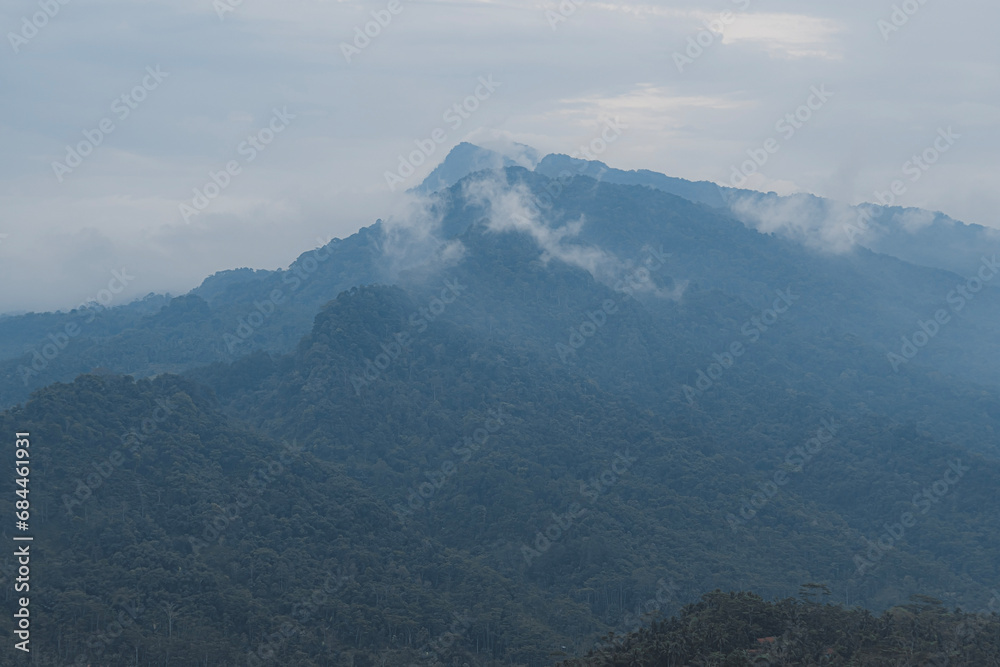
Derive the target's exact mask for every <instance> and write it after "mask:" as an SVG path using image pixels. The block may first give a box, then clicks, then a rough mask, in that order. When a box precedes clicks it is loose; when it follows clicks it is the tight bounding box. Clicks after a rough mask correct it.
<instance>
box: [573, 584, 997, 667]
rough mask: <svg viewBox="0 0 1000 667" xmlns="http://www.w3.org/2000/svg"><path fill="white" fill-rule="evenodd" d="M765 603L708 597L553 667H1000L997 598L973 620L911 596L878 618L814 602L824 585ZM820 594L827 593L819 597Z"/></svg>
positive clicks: (745, 597) (746, 596)
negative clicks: (585, 654)
mask: <svg viewBox="0 0 1000 667" xmlns="http://www.w3.org/2000/svg"><path fill="white" fill-rule="evenodd" d="M803 589H804V593H803V595H802V596H801V599H795V598H786V599H783V600H777V601H775V602H768V601H765V600H763V599H761V598H760V597H759V596H757V595H753V594H750V593H723V592H722V591H714V592H712V593H709V594H706V595H705V596H703V598H702V599H701V600H700V601H699V602H698V603H696V604H691V605H688V606H686V607H685V608H684V610H683V611H682V612H681V613H680V614H678V615H677V616H676V617H674V618H671V619H669V620H664V621H655V622H653V623H652V624H651V625H650V627H648V628H644V629H643V630H641V631H639V632H636V633H633V634H629V635H626V636H620V637H615V636H613V635H609V636H608V637H606V638H605V642H603V645H602V646H601V647H600V648H598V649H596V650H594V651H592V652H590V653H589V654H588V655H587V656H586V657H585V658H580V659H575V660H569V661H566V662H563V663H560V665H561V667H675V666H676V667H680V666H681V665H703V666H704V667H709V666H711V667H752V666H757V665H761V666H763V665H855V666H857V667H866V666H870V667H890V666H898V667H902V666H904V665H934V666H940V665H983V666H986V665H998V664H1000V617H997V616H996V614H995V612H996V610H997V609H1000V597H994V599H993V601H992V606H991V607H990V608H987V609H984V610H982V612H980V613H968V612H964V611H962V610H955V611H953V612H950V611H948V609H947V608H946V607H945V606H944V605H943V604H942V603H941V601H940V600H935V599H934V598H929V597H926V596H920V595H917V596H914V597H913V599H912V600H911V601H910V603H909V604H904V605H900V606H898V607H893V608H892V609H889V610H888V611H886V612H885V613H883V614H881V615H874V614H872V613H871V612H869V611H866V610H863V609H845V608H844V607H840V606H834V605H829V604H822V603H821V602H820V601H818V600H817V598H820V597H821V595H822V594H821V592H820V591H821V590H822V587H820V586H816V585H815V584H812V585H806V586H804V587H803ZM827 593H828V591H827Z"/></svg>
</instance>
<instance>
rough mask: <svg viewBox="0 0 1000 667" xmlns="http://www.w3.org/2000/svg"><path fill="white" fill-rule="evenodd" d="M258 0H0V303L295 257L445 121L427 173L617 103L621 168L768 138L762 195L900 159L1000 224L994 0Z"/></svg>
mask: <svg viewBox="0 0 1000 667" xmlns="http://www.w3.org/2000/svg"><path fill="white" fill-rule="evenodd" d="M236 2H238V0H214V1H213V0H170V1H169V2H168V1H167V0H144V1H142V2H136V1H135V0H130V1H129V2H123V1H114V0H94V1H92V2H82V0H65V4H62V3H61V2H60V0H31V1H28V0H11V1H10V2H7V3H4V5H3V6H2V8H0V27H2V29H3V32H4V43H3V44H2V45H0V53H2V55H0V83H2V87H3V91H4V95H3V97H2V99H0V144H2V146H3V153H2V159H0V284H2V285H3V286H4V288H5V289H3V290H2V291H0V312H5V311H10V310H21V309H24V310H46V309H53V308H64V307H71V306H73V305H75V304H76V303H79V302H80V301H81V300H83V299H86V298H88V297H90V296H92V295H93V294H95V293H97V292H98V291H99V290H100V289H102V288H104V287H106V286H107V284H108V282H109V281H111V280H112V279H113V275H112V271H113V270H121V269H122V268H126V269H127V271H128V273H129V274H130V275H132V276H134V280H132V281H130V283H129V286H128V289H127V291H126V292H125V293H124V294H123V296H122V299H123V300H124V299H126V298H129V297H132V296H136V295H141V294H145V293H147V292H150V291H160V292H162V291H172V292H174V293H178V292H182V291H186V290H188V289H190V288H192V287H194V286H195V285H197V284H198V283H199V282H200V281H201V280H202V279H203V278H204V277H205V276H206V275H208V274H210V273H213V272H215V271H218V270H222V269H227V268H234V267H238V266H252V267H255V268H277V267H279V266H284V265H287V264H288V263H289V262H290V261H292V260H293V259H294V258H295V256H297V255H298V254H299V253H300V252H302V251H304V250H306V249H308V248H311V247H313V246H315V245H316V244H317V243H318V242H319V240H320V239H321V238H322V239H327V238H330V237H332V236H341V237H344V236H347V235H349V234H351V233H353V232H354V231H356V230H357V229H358V228H359V227H361V226H363V225H367V224H371V223H372V222H373V221H374V220H375V219H376V218H378V217H380V216H384V215H385V214H386V212H387V211H389V210H391V209H392V208H393V207H394V205H395V202H394V200H395V199H397V198H398V197H399V190H401V189H402V188H397V192H395V193H394V192H391V191H390V189H389V187H388V186H387V184H386V178H385V172H386V171H391V170H396V169H397V168H398V163H399V155H400V154H409V153H410V152H411V151H414V150H417V145H416V144H415V142H417V141H420V142H423V144H424V145H425V146H427V145H429V144H428V143H427V141H428V140H429V138H430V137H432V135H433V133H434V131H435V130H436V129H440V130H441V131H442V132H440V133H439V134H438V135H437V138H438V139H439V140H440V141H441V143H440V145H437V146H436V149H435V152H434V154H433V155H432V156H431V157H430V159H429V160H428V162H427V163H426V164H424V165H422V166H421V167H420V168H418V169H417V170H416V173H415V174H414V175H413V176H411V177H409V178H408V179H407V181H406V183H405V186H404V187H410V186H412V185H415V184H416V183H418V182H419V180H420V179H421V178H422V177H423V176H424V175H426V173H428V172H429V171H430V169H432V168H433V166H434V165H435V164H436V163H437V162H438V161H440V159H441V158H443V156H444V154H446V153H447V151H448V150H449V149H450V148H451V147H452V146H454V145H455V144H457V143H458V142H459V141H462V140H470V141H482V140H490V139H496V138H501V139H512V140H516V141H520V142H523V143H526V144H530V145H532V146H535V147H536V148H538V149H539V150H540V151H542V152H543V153H548V152H562V153H570V154H572V153H575V152H577V150H578V148H579V147H580V146H581V144H584V143H587V142H590V141H591V140H592V139H594V138H596V137H598V136H600V133H601V130H602V128H603V127H604V122H605V121H606V120H607V119H609V118H615V117H617V118H618V119H619V121H620V122H621V123H623V124H624V125H626V126H627V129H625V130H624V131H623V133H622V134H621V137H620V138H619V139H618V140H617V141H616V142H615V143H613V144H611V145H610V146H609V147H608V149H607V151H606V152H605V153H604V154H602V155H600V156H599V157H600V159H602V160H603V161H605V162H607V163H609V164H611V165H612V166H615V167H619V168H623V169H637V168H645V169H653V170H656V171H661V172H664V173H666V174H669V175H672V176H679V177H683V178H689V179H692V180H702V179H704V180H712V181H716V182H719V183H724V184H730V183H731V182H732V181H731V179H732V172H733V167H734V166H739V165H740V164H741V163H743V162H744V161H746V160H748V159H750V158H749V156H748V153H747V151H751V152H752V153H753V154H756V155H757V156H758V157H761V156H764V155H765V153H767V151H766V149H765V146H766V147H769V149H770V150H771V151H772V153H767V154H766V160H765V161H764V164H763V166H762V167H760V168H759V173H758V174H756V175H754V176H753V177H752V178H751V179H750V180H749V181H748V183H747V187H754V188H757V189H776V190H778V191H779V192H781V193H785V192H793V191H805V192H812V193H815V194H819V195H823V196H829V197H833V198H836V199H841V200H845V201H848V202H850V203H856V202H860V201H871V200H873V199H874V197H875V194H874V193H875V191H876V190H887V189H888V188H889V186H890V184H891V183H892V182H893V181H894V180H897V179H901V178H902V179H905V181H906V183H907V188H906V192H905V193H904V194H903V195H902V196H901V197H900V198H899V201H900V202H901V203H903V204H905V205H908V206H920V207H926V208H930V209H933V210H941V211H944V212H945V213H948V214H949V215H951V216H953V217H955V218H957V219H960V220H963V221H966V222H976V223H979V224H983V225H987V226H994V227H1000V221H998V220H997V219H996V217H995V215H994V211H996V210H997V209H998V207H1000V189H998V188H996V187H995V183H994V180H995V176H996V174H995V169H994V156H995V155H997V154H998V148H1000V147H998V145H997V144H998V137H1000V133H998V130H1000V113H998V103H1000V85H998V84H1000V58H998V55H1000V45H998V43H997V40H996V39H995V27H994V26H995V25H996V23H997V20H998V19H1000V5H997V4H996V3H992V2H986V1H985V0H956V1H954V2H950V3H944V2H943V1H942V0H925V1H924V2H923V3H922V4H921V2H919V0H906V2H900V1H899V0H895V2H893V1H885V2H883V1H880V0H864V2H862V1H860V0H841V1H838V2H822V3H821V2H807V1H803V0H797V1H796V2H791V1H790V0H771V1H766V0H735V1H734V0H716V1H714V2H698V3H696V2H688V1H677V2H645V3H644V2H615V3H609V2H590V1H587V0H583V1H581V2H579V3H577V2H574V0H564V2H562V4H561V5H560V3H558V2H545V1H539V2H535V1H532V0H523V1H522V0H479V1H472V0H469V1H464V2H463V1H454V2H449V1H420V0H393V1H392V2H390V0H384V1H383V0H372V1H371V2H350V1H344V2H334V1H329V0H308V1H304V0H290V1H287V2H281V3H276V2H271V3H266V2H262V1H261V0H242V2H241V3H240V4H239V5H236ZM894 4H895V6H896V7H899V8H900V9H899V10H898V12H897V14H896V16H895V23H896V24H898V28H899V29H898V30H896V29H894V28H896V27H897V25H893V24H892V20H893V12H894V9H893V6H894ZM225 9H229V10H231V11H224V10H225ZM904 9H905V10H909V12H910V13H909V14H907V13H906V12H905V11H904ZM46 12H47V13H46ZM373 12H374V13H375V14H374V15H373ZM724 12H731V14H724ZM379 19H381V22H382V23H383V24H384V25H378V24H376V23H372V24H370V25H368V26H367V27H368V29H369V32H372V33H376V32H377V33H378V34H377V35H376V36H375V37H372V38H370V43H368V44H367V45H365V42H364V41H363V39H359V40H358V42H357V45H361V46H364V48H358V46H357V45H356V46H354V47H353V48H352V49H346V51H348V53H347V54H346V55H345V48H344V47H343V44H345V43H348V44H350V43H353V42H354V40H355V37H356V34H357V33H356V28H357V29H360V30H361V31H363V30H364V29H365V27H366V23H369V22H372V21H376V20H379ZM904 19H905V20H904ZM880 20H883V21H885V22H886V23H883V25H882V28H881V29H880V27H879V23H878V22H879V21H880ZM706 22H708V25H709V27H708V28H706ZM38 25H40V26H41V27H37V26H38ZM886 26H891V28H893V29H892V30H890V29H889V28H887V27H886ZM720 29H721V34H720V33H719V30H720ZM699 40H700V42H701V44H702V45H703V46H691V43H692V42H693V43H695V44H697V42H698V41H699ZM689 48H690V50H688V49H689ZM699 49H701V52H700V53H699ZM678 54H680V55H678ZM348 57H349V58H350V62H348ZM491 76H492V81H493V82H494V84H492V85H491V86H490V88H484V87H482V84H481V83H480V77H483V78H484V79H486V80H489V77H491ZM814 88H815V89H816V90H819V91H822V92H823V93H824V94H823V95H822V96H821V97H817V96H816V94H815V93H814V92H812V91H813V89H814ZM477 92H478V93H479V94H480V98H481V99H479V100H474V103H472V104H471V105H470V106H474V107H478V108H476V109H475V110H474V111H472V112H465V111H464V110H463V111H461V112H456V111H454V110H452V111H451V112H448V110H449V109H451V108H452V107H453V106H454V105H455V104H461V103H463V101H464V100H466V98H468V97H469V96H470V95H475V94H476V93H477ZM123 95H124V96H125V99H124V100H123V99H122V96H123ZM809 103H811V104H812V106H813V107H814V108H813V109H808V110H802V109H800V107H801V106H802V105H804V104H809ZM797 111H798V112H799V114H800V118H804V117H808V120H807V121H805V122H800V121H799V120H795V119H794V118H793V119H792V120H791V121H785V122H784V123H782V124H781V125H779V124H778V123H779V121H781V120H782V119H783V118H784V117H785V116H786V115H787V114H795V113H796V112H797ZM293 116H294V117H293ZM466 116H467V117H466ZM102 128H103V129H102ZM948 128H951V132H952V135H958V138H957V139H955V140H954V141H953V142H952V143H951V144H949V147H948V150H947V151H946V152H943V153H941V154H940V155H938V156H937V157H936V164H934V165H933V166H930V165H928V167H929V168H927V169H926V170H924V169H923V168H922V167H920V166H916V169H918V170H919V171H918V172H915V171H913V170H914V167H915V165H914V164H910V165H906V163H907V161H908V160H911V158H912V157H913V156H914V155H920V154H922V153H923V152H924V151H925V150H926V149H930V148H932V147H933V146H934V143H935V140H936V139H937V137H938V136H939V134H938V133H939V130H945V131H947V129H948ZM107 130H110V131H107ZM85 132H86V133H87V135H85V134H84V133H85ZM88 136H89V138H87V137H88ZM251 137H253V138H252V139H251ZM772 138H773V139H774V142H772V143H768V142H767V140H768V139H772ZM267 141H270V143H267V144H266V145H265V142H267ZM81 142H83V143H84V146H83V147H82V149H81V150H82V151H83V152H88V149H90V148H92V151H90V154H89V155H87V156H81V159H80V164H79V165H78V166H74V165H75V164H76V158H75V157H74V156H72V155H70V156H68V155H67V146H73V147H75V148H79V145H80V143H81ZM938 143H939V147H940V146H943V144H942V143H941V142H938ZM255 144H256V146H255ZM775 146H777V150H776V152H774V151H775ZM761 151H764V152H761ZM930 155H932V156H933V155H934V154H933V152H931V153H930ZM67 160H68V162H67ZM55 162H59V163H61V165H62V166H55V167H54V166H53V163H55ZM227 168H228V169H229V172H228V173H227ZM211 173H215V175H216V179H215V180H216V181H217V182H219V183H222V184H223V185H225V187H220V188H218V194H217V196H215V197H214V198H213V199H211V201H208V202H207V206H204V210H202V211H201V212H199V213H197V215H191V214H190V213H191V211H193V210H195V209H196V208H197V206H199V205H204V204H205V203H206V202H205V201H200V200H199V198H198V197H196V195H195V192H194V190H195V189H198V190H199V191H201V192H204V190H205V188H206V187H207V188H208V190H209V193H210V194H215V190H216V186H215V184H213V181H212V179H211V176H210V174H211ZM917 173H919V177H915V176H916V174H917ZM182 205H186V206H188V207H190V208H189V209H185V210H186V211H187V212H188V215H187V216H185V215H184V212H183V211H182V209H181V206H182Z"/></svg>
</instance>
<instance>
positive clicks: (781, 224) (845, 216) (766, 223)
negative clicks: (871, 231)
mask: <svg viewBox="0 0 1000 667" xmlns="http://www.w3.org/2000/svg"><path fill="white" fill-rule="evenodd" d="M731 195H732V198H731V200H730V202H729V205H730V209H731V210H732V212H733V214H734V215H736V217H737V218H739V219H740V220H741V221H742V222H743V223H744V224H745V225H747V226H748V227H751V228H753V229H756V230H757V231H759V232H761V233H762V234H777V235H779V236H783V237H785V238H788V239H791V240H793V241H796V242H798V243H801V244H803V245H805V246H806V247H808V248H812V249H814V250H820V251H824V252H833V253H843V252H847V251H848V250H850V249H851V248H853V247H854V243H853V241H852V238H851V237H850V236H849V235H848V234H847V232H846V231H845V230H846V229H847V228H848V227H849V226H852V225H855V224H856V223H857V220H858V211H857V209H855V208H854V207H853V206H850V205H848V204H843V203H840V202H835V201H830V200H821V199H819V198H817V197H813V196H811V195H793V196H790V197H785V198H778V197H774V196H770V195H759V194H756V193H746V194H738V193H736V192H735V191H732V192H731Z"/></svg>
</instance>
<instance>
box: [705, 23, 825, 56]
mask: <svg viewBox="0 0 1000 667" xmlns="http://www.w3.org/2000/svg"><path fill="white" fill-rule="evenodd" d="M844 29H845V28H844V26H843V25H841V23H840V22H839V21H835V20H831V19H828V18H822V17H817V16H808V15H805V14H774V13H752V14H738V15H737V17H736V20H735V21H733V23H732V24H731V25H729V26H726V27H725V29H724V31H723V35H722V43H723V44H730V45H735V46H739V45H747V46H750V47H754V48H758V49H762V50H763V51H765V52H766V53H767V54H768V55H770V56H772V57H777V58H821V59H826V60H839V59H841V58H843V57H844V55H843V53H842V52H841V50H840V49H841V44H840V42H839V41H838V40H837V37H838V36H839V35H840V33H841V32H843V31H844Z"/></svg>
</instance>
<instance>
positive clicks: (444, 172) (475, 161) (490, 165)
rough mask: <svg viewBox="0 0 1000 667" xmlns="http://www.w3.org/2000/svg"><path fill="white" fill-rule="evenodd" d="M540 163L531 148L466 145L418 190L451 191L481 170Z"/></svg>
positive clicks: (521, 145) (417, 188)
mask: <svg viewBox="0 0 1000 667" xmlns="http://www.w3.org/2000/svg"><path fill="white" fill-rule="evenodd" d="M537 163H538V152H537V151H535V149H533V148H531V147H530V146H524V145H523V144H513V145H512V146H509V147H499V146H498V147H497V150H491V149H489V148H484V147H482V146H476V145H474V144H470V143H468V142H464V141H463V142H462V143H460V144H458V145H457V146H455V147H454V148H453V149H451V152H449V153H448V155H447V157H446V158H445V159H444V161H442V162H441V164H439V165H438V166H437V167H435V168H434V171H432V172H431V173H430V174H429V175H428V176H427V178H425V179H424V180H423V182H421V183H420V185H418V186H417V187H415V188H414V191H415V192H417V193H420V194H424V195H428V194H431V193H434V192H437V191H438V190H443V189H445V188H450V187H451V186H453V185H455V184H456V183H458V182H459V181H460V180H462V179H463V178H465V177H466V176H468V175H469V174H474V173H476V172H477V171H493V170H496V169H504V168H506V167H529V168H533V167H534V166H535V164H537Z"/></svg>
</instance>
